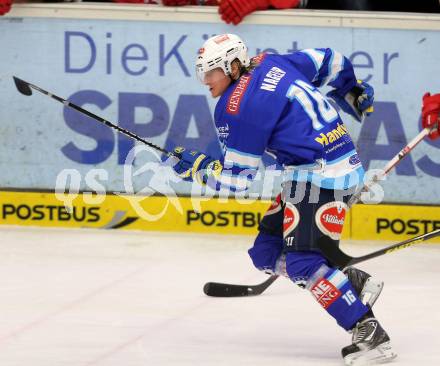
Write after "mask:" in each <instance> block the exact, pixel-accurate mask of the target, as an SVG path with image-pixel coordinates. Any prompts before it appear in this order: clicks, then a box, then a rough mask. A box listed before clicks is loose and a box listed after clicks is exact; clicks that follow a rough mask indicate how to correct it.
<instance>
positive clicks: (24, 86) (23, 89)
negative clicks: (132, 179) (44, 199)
mask: <svg viewBox="0 0 440 366" xmlns="http://www.w3.org/2000/svg"><path fill="white" fill-rule="evenodd" d="M13 78H14V82H15V86H16V87H17V90H18V91H19V92H20V93H21V94H23V95H26V96H30V95H32V89H35V90H37V91H39V92H40V93H43V94H45V95H47V96H48V97H51V98H52V99H55V100H57V101H58V102H60V103H62V104H64V105H65V106H67V107H70V108H73V109H75V110H76V111H78V112H80V113H82V114H85V115H86V116H88V117H90V118H92V119H94V120H95V121H98V122H101V123H103V124H105V125H106V126H108V127H110V128H114V129H115V130H116V131H118V132H120V133H122V134H124V135H126V136H128V137H130V138H132V139H134V140H137V141H140V142H142V143H144V144H145V145H147V146H150V147H152V148H153V149H156V150H159V151H161V152H163V153H164V154H167V155H170V153H169V152H168V151H167V150H165V149H163V148H161V147H159V146H157V145H154V144H153V143H151V142H149V141H147V140H144V139H143V138H142V137H140V136H138V135H136V134H134V133H133V132H130V131H128V130H125V129H123V128H121V127H119V126H117V125H115V124H113V123H111V122H109V121H107V120H105V119H104V118H102V117H99V116H97V115H96V114H94V113H92V112H89V111H88V110H86V109H83V108H81V107H80V106H77V105H76V104H73V103H71V102H69V101H68V100H66V99H63V98H61V97H59V96H57V95H55V94H52V93H50V92H48V91H46V90H44V89H41V88H40V87H38V86H36V85H34V84H31V83H28V82H27V81H24V80H22V79H19V78H18V77H16V76H13Z"/></svg>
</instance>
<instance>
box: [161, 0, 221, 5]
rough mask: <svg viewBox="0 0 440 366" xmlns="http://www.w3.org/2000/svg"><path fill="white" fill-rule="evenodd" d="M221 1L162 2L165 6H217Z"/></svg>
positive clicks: (170, 0) (176, 0) (177, 0)
mask: <svg viewBox="0 0 440 366" xmlns="http://www.w3.org/2000/svg"><path fill="white" fill-rule="evenodd" d="M218 1H219V0H162V4H163V5H165V6H182V5H217V4H218Z"/></svg>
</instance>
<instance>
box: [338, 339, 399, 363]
mask: <svg viewBox="0 0 440 366" xmlns="http://www.w3.org/2000/svg"><path fill="white" fill-rule="evenodd" d="M396 357H397V354H396V353H395V352H394V351H393V349H392V347H391V344H390V342H385V343H382V344H380V345H379V346H377V347H376V348H373V349H369V350H360V351H359V352H355V353H351V354H349V355H347V356H345V357H344V362H345V364H346V365H347V366H363V365H376V364H381V363H387V362H390V361H392V360H393V359H395V358H396Z"/></svg>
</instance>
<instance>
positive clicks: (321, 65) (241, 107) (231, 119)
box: [211, 49, 364, 190]
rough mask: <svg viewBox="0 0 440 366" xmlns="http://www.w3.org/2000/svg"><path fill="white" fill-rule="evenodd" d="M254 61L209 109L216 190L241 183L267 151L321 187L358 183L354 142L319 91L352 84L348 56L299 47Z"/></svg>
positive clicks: (291, 173)
mask: <svg viewBox="0 0 440 366" xmlns="http://www.w3.org/2000/svg"><path fill="white" fill-rule="evenodd" d="M254 62H259V65H258V66H257V67H255V68H254V69H253V70H252V71H251V72H249V73H246V74H243V75H242V76H241V77H240V79H239V80H238V81H236V82H234V83H232V84H231V85H230V86H229V87H228V89H227V90H226V91H225V93H223V95H222V96H221V97H220V99H219V101H218V103H217V106H216V109H215V115H214V118H215V124H216V128H217V132H218V137H219V139H220V142H221V144H222V146H223V153H224V155H223V161H222V164H223V171H222V173H221V175H220V176H218V177H217V178H216V182H215V185H216V189H220V187H221V186H223V187H225V186H226V187H228V188H230V189H231V190H244V189H246V188H247V187H248V186H249V183H250V182H251V180H252V178H253V176H255V173H256V171H257V169H258V165H259V162H260V159H261V156H262V155H263V153H264V152H265V151H266V152H269V153H271V154H272V155H274V156H275V157H276V159H277V162H278V163H279V164H281V165H282V166H283V167H284V169H285V174H287V177H288V179H289V180H294V181H309V182H312V183H313V184H315V185H317V186H319V187H323V188H327V189H346V188H350V187H352V186H354V185H356V184H358V183H359V181H360V180H361V179H362V177H363V174H364V170H363V168H362V164H361V162H360V160H359V158H358V155H357V152H356V149H355V147H354V144H353V141H352V139H351V137H350V135H349V133H348V131H347V128H346V126H345V125H344V123H343V122H342V120H341V118H340V116H339V114H338V112H337V111H336V109H335V108H334V107H333V106H332V105H331V104H330V103H329V102H328V101H327V100H326V98H325V96H323V95H322V94H321V92H320V91H319V90H318V89H317V88H318V87H321V86H324V85H327V84H328V85H330V86H331V87H333V88H335V89H336V90H337V91H338V93H340V94H341V96H344V95H345V94H347V93H348V92H349V91H350V90H351V89H352V88H353V86H355V85H356V78H355V75H354V71H353V67H352V65H351V63H350V61H349V60H348V59H347V58H345V57H344V56H343V55H341V54H340V53H339V52H337V51H334V50H332V49H305V50H302V51H299V52H295V53H293V54H288V55H274V54H262V55H260V56H257V58H255V59H254ZM211 185H212V184H211Z"/></svg>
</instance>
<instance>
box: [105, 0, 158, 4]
mask: <svg viewBox="0 0 440 366" xmlns="http://www.w3.org/2000/svg"><path fill="white" fill-rule="evenodd" d="M113 2H114V3H125V4H150V5H154V4H156V5H158V4H159V2H158V1H153V0H113Z"/></svg>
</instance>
